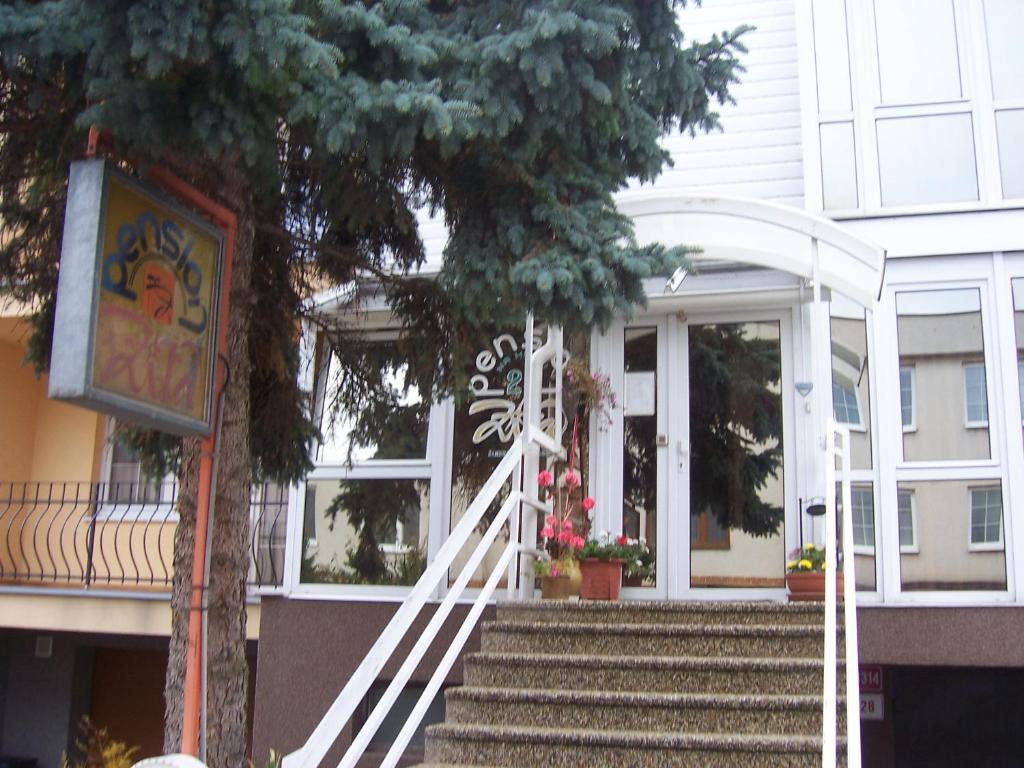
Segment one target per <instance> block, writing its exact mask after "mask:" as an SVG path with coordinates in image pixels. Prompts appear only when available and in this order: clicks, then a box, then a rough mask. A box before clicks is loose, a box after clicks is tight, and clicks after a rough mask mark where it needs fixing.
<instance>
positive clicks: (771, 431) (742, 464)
mask: <svg viewBox="0 0 1024 768" xmlns="http://www.w3.org/2000/svg"><path fill="white" fill-rule="evenodd" d="M688 341H689V343H688V350H689V381H688V385H689V390H690V413H689V417H690V472H689V481H690V527H691V532H690V585H691V586H693V587H777V586H782V584H783V576H784V574H783V564H784V563H785V541H784V525H783V519H784V511H785V501H784V500H785V494H784V488H783V471H782V470H783V445H782V394H781V380H782V354H781V344H780V329H779V323H777V322H751V323H714V324H707V325H696V324H693V325H690V326H689V327H688Z"/></svg>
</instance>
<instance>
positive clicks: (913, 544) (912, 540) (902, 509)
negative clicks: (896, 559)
mask: <svg viewBox="0 0 1024 768" xmlns="http://www.w3.org/2000/svg"><path fill="white" fill-rule="evenodd" d="M896 507H897V513H898V516H899V528H900V552H917V534H916V531H915V526H914V492H913V491H905V490H901V491H898V492H897V494H896Z"/></svg>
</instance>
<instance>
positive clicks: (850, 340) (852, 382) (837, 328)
mask: <svg viewBox="0 0 1024 768" xmlns="http://www.w3.org/2000/svg"><path fill="white" fill-rule="evenodd" d="M829 314H830V315H831V317H830V334H831V337H832V404H833V410H834V412H835V418H836V421H838V422H841V423H844V424H847V425H849V427H850V430H851V435H850V457H851V458H850V466H851V467H852V468H853V469H871V463H872V462H871V370H870V368H871V366H870V364H869V360H868V333H867V321H866V318H865V314H864V308H863V307H862V306H860V305H859V304H856V303H854V302H853V301H851V300H850V299H847V298H845V297H844V296H841V295H839V294H836V293H833V294H832V301H831V304H830V309H829Z"/></svg>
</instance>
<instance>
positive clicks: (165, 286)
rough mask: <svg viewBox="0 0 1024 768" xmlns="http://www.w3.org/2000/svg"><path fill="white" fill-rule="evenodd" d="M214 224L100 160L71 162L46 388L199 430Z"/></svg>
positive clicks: (203, 412)
mask: <svg viewBox="0 0 1024 768" xmlns="http://www.w3.org/2000/svg"><path fill="white" fill-rule="evenodd" d="M222 262H223V235H222V233H221V231H220V230H218V229H217V228H216V227H214V226H213V225H211V224H210V223H208V222H207V221H206V220H205V219H203V218H201V217H199V216H197V215H195V214H194V213H192V212H191V211H188V210H186V209H184V208H182V207H181V206H180V205H178V204H177V203H175V202H174V201H172V200H169V199H168V198H166V197H165V196H163V195H162V194H160V193H159V192H157V191H155V190H152V189H150V188H148V187H146V186H144V185H142V184H141V183H140V182H138V181H136V180H135V179H132V178H130V177H128V176H126V175H124V174H122V173H119V172H117V171H115V170H114V169H112V168H110V167H109V165H108V164H107V163H105V162H104V161H103V160H85V161H82V162H80V163H75V164H74V165H73V166H72V170H71V180H70V184H69V191H68V207H67V213H66V215H65V223H64V246H63V250H62V252H61V269H60V282H59V286H58V293H57V315H56V326H55V330H54V344H53V355H52V358H51V364H50V369H51V372H50V396H51V397H58V398H61V399H65V400H70V401H73V402H76V403H78V404H81V405H85V406H87V407H91V408H95V409H97V410H102V411H105V412H107V413H111V414H113V415H116V416H118V417H121V418H124V419H127V420H131V421H134V422H136V423H142V424H144V425H147V426H152V427H156V428H158V429H162V430H164V431H169V432H177V433H180V434H203V433H206V432H208V431H209V427H210V419H211V414H212V397H213V372H214V370H215V365H214V362H215V355H216V339H217V322H216V321H217V318H218V311H217V305H218V300H219V296H220V281H221V271H222Z"/></svg>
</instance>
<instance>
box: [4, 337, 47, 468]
mask: <svg viewBox="0 0 1024 768" xmlns="http://www.w3.org/2000/svg"><path fill="white" fill-rule="evenodd" d="M24 357H25V350H24V349H22V348H21V347H20V346H18V345H17V344H13V343H10V342H7V341H0V481H3V480H28V479H29V478H30V476H31V474H32V451H33V445H34V443H35V427H36V425H35V420H36V409H37V406H38V396H39V382H38V381H37V380H36V377H35V374H33V373H32V370H31V369H30V368H27V367H24V366H23V365H22V360H23V359H24Z"/></svg>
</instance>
